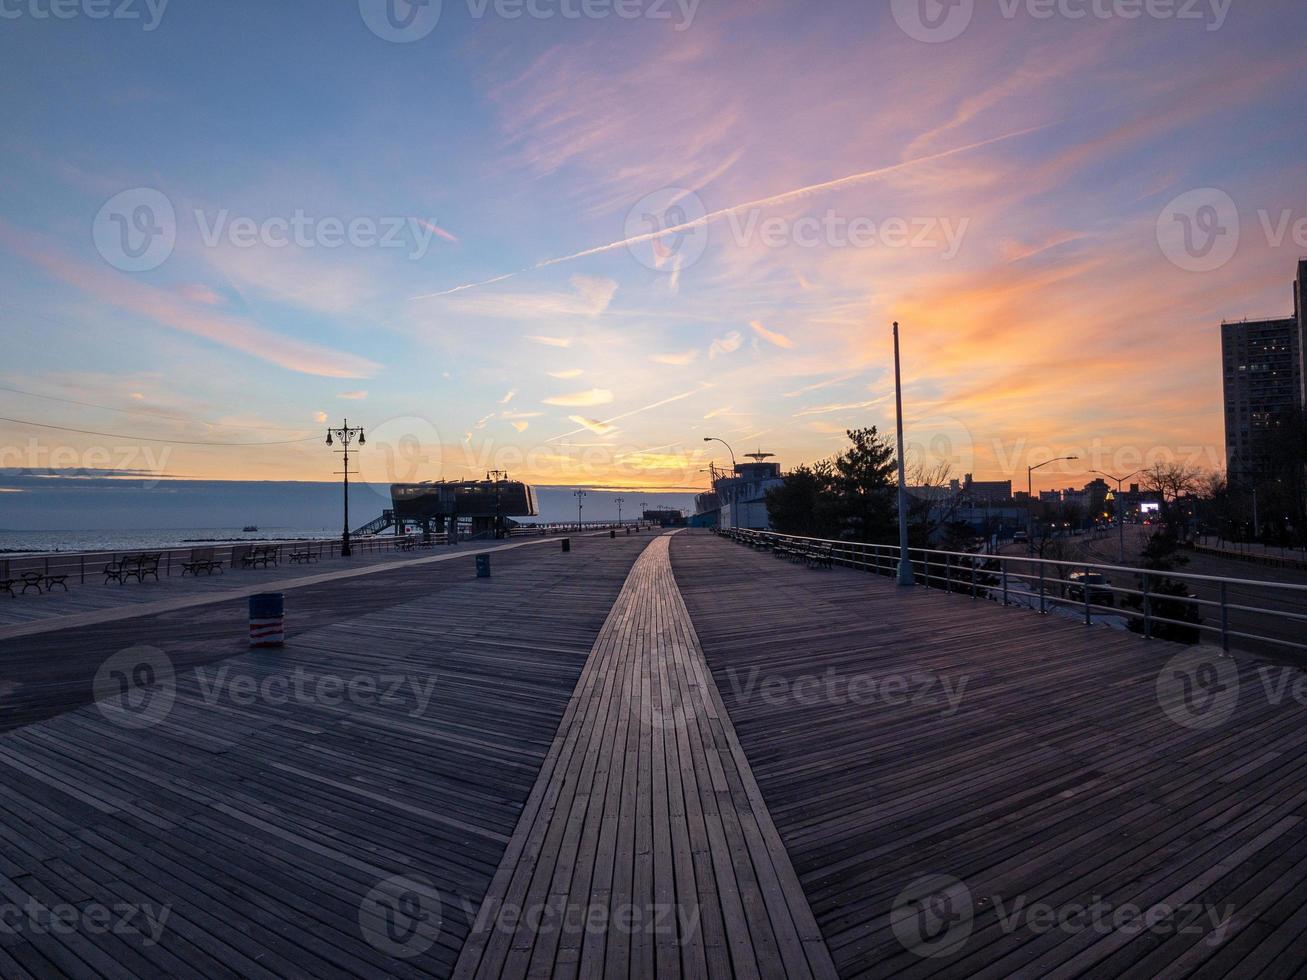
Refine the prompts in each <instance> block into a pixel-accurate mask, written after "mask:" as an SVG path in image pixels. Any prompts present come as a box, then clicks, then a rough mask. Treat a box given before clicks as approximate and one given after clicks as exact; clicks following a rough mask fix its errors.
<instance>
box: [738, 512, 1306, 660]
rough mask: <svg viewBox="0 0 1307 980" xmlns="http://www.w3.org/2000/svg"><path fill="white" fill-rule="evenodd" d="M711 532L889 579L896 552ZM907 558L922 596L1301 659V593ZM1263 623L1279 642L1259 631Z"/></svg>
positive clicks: (1105, 570) (1003, 561) (1075, 569)
mask: <svg viewBox="0 0 1307 980" xmlns="http://www.w3.org/2000/svg"><path fill="white" fill-rule="evenodd" d="M716 533H718V534H719V535H721V536H722V537H726V538H731V539H733V540H735V541H739V542H740V543H742V544H746V545H749V546H750V547H754V548H761V549H765V550H768V551H773V550H775V549H776V548H777V547H778V546H781V550H782V551H791V552H793V551H794V550H796V549H797V550H798V552H799V553H800V554H801V553H802V551H803V549H805V548H810V547H814V548H820V550H821V553H822V554H823V555H824V554H826V553H827V552H829V555H830V557H831V559H832V560H833V562H834V563H835V564H838V565H844V566H847V567H850V568H859V569H863V570H865V571H870V572H874V573H877V574H880V575H886V576H893V575H896V574H897V572H898V565H899V549H898V547H897V546H896V545H882V544H861V543H859V542H852V541H834V540H829V539H826V538H812V537H801V536H798V535H791V534H778V533H776V532H774V531H750V530H743V529H737V530H731V529H721V530H718V531H717V532H716ZM908 559H909V561H910V562H911V563H912V569H913V574H914V576H915V578H916V580H917V582H919V583H920V584H922V585H924V586H925V587H926V588H928V589H940V590H943V591H948V592H956V593H962V594H969V595H970V596H971V597H972V598H973V599H982V598H983V599H992V600H993V601H996V602H1001V603H1002V604H1003V605H1004V606H1022V607H1025V608H1029V609H1032V610H1037V611H1038V612H1040V613H1041V614H1045V613H1049V612H1051V611H1053V610H1055V609H1058V608H1064V609H1074V610H1076V612H1077V614H1078V615H1083V619H1084V622H1085V624H1086V625H1091V624H1092V623H1093V622H1094V615H1095V614H1098V615H1099V616H1100V617H1101V616H1117V617H1122V618H1123V619H1124V620H1125V621H1126V622H1127V623H1129V622H1131V621H1133V622H1136V623H1138V624H1139V625H1138V631H1139V632H1142V634H1143V635H1144V636H1145V637H1147V638H1153V637H1154V636H1155V635H1157V634H1158V633H1159V630H1158V627H1159V626H1170V627H1175V628H1180V629H1185V630H1193V631H1195V632H1196V633H1197V635H1198V636H1199V637H1205V636H1213V638H1215V637H1219V638H1220V643H1221V646H1222V648H1223V649H1224V650H1226V651H1229V649H1230V647H1231V644H1232V643H1235V644H1236V645H1237V644H1238V643H1240V642H1241V641H1252V642H1256V643H1264V644H1271V645H1273V646H1274V647H1276V648H1287V649H1289V650H1295V651H1301V652H1307V585H1297V584H1292V583H1288V582H1271V581H1265V580H1261V579H1241V578H1223V577H1219V576H1213V575H1195V574H1191V573H1188V572H1175V571H1166V572H1161V571H1154V570H1150V569H1143V568H1130V567H1126V566H1122V565H1104V564H1098V563H1094V562H1083V561H1061V560H1053V559H1047V558H1029V557H1024V556H1016V555H987V554H975V553H972V552H962V551H942V550H938V549H932V548H909V549H908ZM1075 573H1090V574H1097V575H1098V576H1101V580H1098V581H1085V580H1083V579H1081V580H1078V581H1077V580H1072V579H1071V577H1070V576H1071V575H1073V574H1075ZM1110 576H1116V577H1117V578H1118V579H1119V578H1120V577H1122V576H1129V577H1131V578H1133V579H1135V580H1136V587H1127V586H1123V585H1115V584H1113V583H1112V581H1111V578H1110ZM1164 581H1169V582H1170V583H1183V584H1184V585H1185V587H1186V591H1187V592H1188V593H1189V594H1188V595H1185V596H1177V595H1175V594H1173V593H1170V592H1166V591H1162V590H1161V589H1159V586H1163V583H1164ZM1163 587H1164V586H1163ZM1248 589H1255V590H1258V591H1259V592H1261V591H1263V590H1264V598H1263V599H1262V600H1261V601H1260V603H1259V604H1252V601H1251V600H1244V599H1243V598H1242V597H1241V596H1240V595H1238V594H1237V593H1239V592H1242V591H1245V590H1248ZM1118 597H1119V598H1118ZM1105 599H1106V600H1108V601H1104V600H1105ZM1272 599H1273V600H1274V602H1272V601H1271V600H1272ZM1277 602H1278V603H1279V605H1276V604H1275V603H1277ZM1177 605H1181V606H1183V605H1187V606H1190V607H1191V608H1192V609H1193V610H1194V611H1195V612H1196V613H1197V614H1198V615H1197V620H1198V621H1197V622H1193V621H1189V620H1182V619H1176V618H1174V617H1172V616H1166V615H1162V613H1161V612H1159V609H1160V610H1168V611H1169V610H1171V609H1173V608H1175V607H1176V606H1177ZM1208 613H1210V614H1211V615H1210V617H1209V615H1206V614H1208ZM1209 618H1210V619H1211V621H1209ZM1236 620H1237V622H1236ZM1272 623H1273V624H1275V626H1276V627H1277V631H1278V632H1280V633H1281V634H1283V635H1273V634H1272V632H1268V630H1269V626H1270V624H1272ZM1251 624H1256V627H1257V628H1258V631H1257V632H1253V631H1252V630H1253V629H1254V626H1253V625H1251ZM1162 632H1165V631H1162Z"/></svg>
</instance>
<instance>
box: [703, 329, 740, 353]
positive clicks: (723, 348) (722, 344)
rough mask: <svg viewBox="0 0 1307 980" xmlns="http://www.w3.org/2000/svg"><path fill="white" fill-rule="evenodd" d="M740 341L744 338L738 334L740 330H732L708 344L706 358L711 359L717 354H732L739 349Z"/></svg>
mask: <svg viewBox="0 0 1307 980" xmlns="http://www.w3.org/2000/svg"><path fill="white" fill-rule="evenodd" d="M742 343H744V338H743V337H741V336H740V331H738V330H732V331H731V332H730V333H728V334H727V335H726V336H724V337H718V338H716V339H715V340H714V341H713V342H712V343H711V344H710V345H709V346H708V359H709V360H712V359H713V358H715V357H716V356H717V355H718V354H733V353H734V352H735V351H737V350H739V349H740V344H742Z"/></svg>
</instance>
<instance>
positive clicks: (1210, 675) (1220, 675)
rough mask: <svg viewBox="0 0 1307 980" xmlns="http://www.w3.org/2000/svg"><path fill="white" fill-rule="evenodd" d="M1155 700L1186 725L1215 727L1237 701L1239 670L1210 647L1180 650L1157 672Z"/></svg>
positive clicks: (1197, 727)
mask: <svg viewBox="0 0 1307 980" xmlns="http://www.w3.org/2000/svg"><path fill="white" fill-rule="evenodd" d="M1157 702H1158V704H1160V705H1161V706H1162V710H1163V711H1165V712H1166V716H1167V717H1168V718H1170V719H1171V720H1172V721H1174V722H1175V723H1176V724H1177V725H1183V726H1184V727H1185V728H1195V729H1206V728H1215V727H1216V726H1218V725H1222V724H1224V723H1225V722H1227V721H1229V719H1230V716H1231V715H1232V714H1234V709H1235V707H1236V706H1237V705H1238V704H1239V669H1238V668H1237V667H1236V666H1235V664H1234V661H1233V660H1231V659H1230V658H1229V657H1226V656H1224V655H1223V654H1222V653H1221V651H1220V650H1219V649H1217V648H1216V647H1212V646H1200V647H1196V648H1194V649H1192V650H1186V651H1184V652H1183V653H1179V654H1177V655H1176V656H1174V657H1172V658H1171V659H1170V660H1168V661H1167V662H1166V665H1165V666H1164V667H1163V668H1162V672H1161V673H1160V674H1158V675H1157Z"/></svg>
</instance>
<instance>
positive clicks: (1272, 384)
mask: <svg viewBox="0 0 1307 980" xmlns="http://www.w3.org/2000/svg"><path fill="white" fill-rule="evenodd" d="M1304 280H1307V260H1301V261H1299V263H1298V277H1297V279H1296V280H1295V281H1294V287H1293V295H1294V315H1293V316H1292V317H1283V318H1277V319H1271V320H1239V321H1236V322H1228V321H1227V322H1225V323H1222V324H1221V359H1222V364H1223V369H1224V371H1223V373H1224V389H1225V461H1226V468H1227V470H1228V471H1229V476H1230V479H1231V481H1232V482H1235V483H1247V482H1251V481H1255V480H1256V479H1257V478H1258V477H1259V476H1261V475H1263V474H1265V473H1266V472H1268V471H1269V470H1270V469H1271V465H1270V464H1271V460H1269V459H1268V458H1267V456H1266V449H1265V442H1264V440H1265V438H1266V437H1267V436H1268V435H1270V434H1272V433H1273V432H1274V431H1275V429H1276V428H1277V427H1278V426H1279V425H1280V424H1282V423H1283V422H1284V421H1285V419H1286V418H1288V417H1289V416H1291V415H1293V414H1294V413H1296V412H1299V411H1302V410H1303V408H1304V405H1305V404H1307V362H1305V361H1304V357H1305V356H1307V329H1305V328H1307V324H1305V323H1304V319H1305V313H1307V310H1304V303H1303V282H1304Z"/></svg>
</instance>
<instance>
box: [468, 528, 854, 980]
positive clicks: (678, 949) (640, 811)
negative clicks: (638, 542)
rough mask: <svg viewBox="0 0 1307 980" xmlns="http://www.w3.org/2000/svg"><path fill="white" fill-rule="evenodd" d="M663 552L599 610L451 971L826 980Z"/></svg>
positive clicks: (650, 556)
mask: <svg viewBox="0 0 1307 980" xmlns="http://www.w3.org/2000/svg"><path fill="white" fill-rule="evenodd" d="M669 543H670V536H663V537H660V538H656V539H655V540H654V541H653V542H651V543H650V544H649V546H648V548H647V549H646V550H645V551H644V553H643V554H642V555H641V556H640V558H639V560H638V561H637V562H636V563H635V565H634V566H633V567H632V569H631V572H630V574H629V576H628V577H627V581H626V583H625V585H624V586H623V588H622V592H621V594H620V595H619V596H618V598H617V601H616V602H615V603H614V604H613V608H612V610H611V612H610V613H609V616H608V619H607V621H606V622H605V624H604V627H603V629H602V630H601V631H600V634H599V636H598V638H597V639H596V641H595V644H594V647H593V649H592V650H591V653H590V657H589V659H588V660H587V662H586V665H585V668H584V670H583V672H582V676H581V679H580V681H579V682H578V684H577V687H576V691H575V693H574V694H573V697H572V701H571V703H570V704H569V706H568V709H567V712H566V715H565V717H564V721H563V724H562V726H561V727H560V729H559V732H558V735H557V736H556V737H555V739H554V743H553V747H552V748H551V750H550V758H549V759H548V760H546V762H545V764H544V765H543V766H542V767H541V770H540V775H539V777H538V779H537V783H536V786H535V787H534V788H533V790H532V794H531V796H532V799H533V800H539V801H541V803H540V805H539V806H535V807H533V806H531V805H530V804H528V806H527V807H526V808H524V809H523V811H522V817H521V819H520V820H519V822H518V826H517V829H516V830H515V832H514V834H513V838H512V840H511V841H510V842H509V844H508V847H507V848H506V849H505V852H504V859H503V861H502V862H501V864H500V867H499V869H498V871H497V872H496V874H495V878H494V881H493V882H492V885H491V888H490V890H489V891H488V892H487V896H486V900H485V903H484V904H483V907H482V911H481V913H480V914H479V915H478V916H477V919H476V923H475V926H474V929H473V932H472V935H471V936H469V938H468V941H467V943H465V944H464V946H463V951H462V953H461V955H460V958H459V962H458V965H457V969H456V971H455V975H456V976H459V977H503V978H516V977H524V976H551V975H568V976H570V975H577V976H587V977H588V976H594V977H598V976H631V977H649V978H653V977H676V976H681V975H684V976H687V977H695V978H698V977H732V976H740V977H756V976H763V975H767V976H781V975H788V976H796V977H803V976H819V977H830V976H834V969H833V965H832V964H831V961H830V958H829V954H827V953H826V952H825V947H824V945H823V943H822V940H821V937H820V934H819V933H818V931H817V928H816V924H815V922H814V921H813V919H812V913H811V910H810V909H809V908H808V905H807V901H806V899H805V898H804V896H803V893H802V890H801V889H800V888H799V886H798V879H797V876H795V874H794V872H793V869H792V868H790V867H789V858H788V856H787V855H786V854H785V852H784V850H783V848H781V847H780V844H779V838H778V837H776V835H775V834H774V833H773V834H771V835H770V836H769V835H766V834H764V833H763V831H762V829H761V828H762V827H764V826H767V827H770V826H771V824H770V819H769V818H768V817H766V815H765V814H759V813H755V812H754V807H756V806H761V805H762V802H761V801H762V797H761V794H760V793H757V792H756V788H755V789H754V791H753V792H750V789H749V788H748V787H749V786H750V785H752V784H751V777H750V776H748V775H747V771H748V763H747V761H746V759H745V756H744V753H743V751H742V750H740V748H739V744H738V740H737V739H736V737H735V734H734V731H733V729H732V728H731V723H730V719H729V718H728V717H727V716H726V714H725V712H723V711H721V710H720V700H717V701H714V699H713V693H714V688H713V684H712V681H711V679H710V678H709V677H708V674H707V671H706V668H705V665H704V663H703V655H702V651H701V650H700V648H699V645H698V641H697V638H696V637H695V635H694V630H693V627H692V626H691V625H690V622H689V617H688V614H687V612H686V609H685V605H684V603H683V602H682V601H681V598H680V595H679V593H678V592H677V588H676V583H675V580H674V578H673V577H672V573H671V564H670V559H669ZM705 906H706V907H705ZM560 908H561V909H564V910H567V911H568V913H570V916H571V924H570V925H568V924H567V923H568V917H567V916H565V917H564V924H558V923H557V922H556V921H555V917H554V916H555V914H556V912H557V910H558V909H560ZM585 912H589V913H590V914H592V915H593V914H598V916H599V919H600V927H599V928H594V927H593V926H587V927H581V926H580V925H578V924H577V923H578V922H579V917H580V916H581V915H582V914H583V913H585ZM559 933H562V934H563V935H561V936H560V935H559ZM801 937H806V940H807V942H806V944H805V941H804V939H803V938H801Z"/></svg>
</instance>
